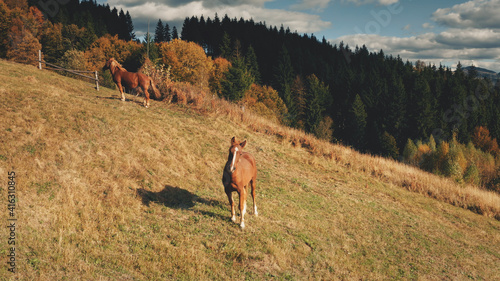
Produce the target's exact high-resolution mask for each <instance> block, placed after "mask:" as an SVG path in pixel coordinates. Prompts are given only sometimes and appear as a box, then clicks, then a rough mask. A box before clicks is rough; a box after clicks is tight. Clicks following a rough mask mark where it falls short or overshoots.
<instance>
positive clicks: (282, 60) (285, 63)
mask: <svg viewBox="0 0 500 281" xmlns="http://www.w3.org/2000/svg"><path fill="white" fill-rule="evenodd" d="M294 77H295V76H294V73H293V67H292V61H291V59H290V55H289V54H288V50H287V48H286V46H285V45H282V47H281V51H280V53H279V55H278V61H277V63H276V66H275V69H274V85H275V86H274V87H275V88H276V90H278V93H280V97H281V99H283V101H284V102H285V105H286V107H287V108H292V107H293V99H292V95H291V87H292V84H293V78H294ZM318 122H319V121H318Z"/></svg>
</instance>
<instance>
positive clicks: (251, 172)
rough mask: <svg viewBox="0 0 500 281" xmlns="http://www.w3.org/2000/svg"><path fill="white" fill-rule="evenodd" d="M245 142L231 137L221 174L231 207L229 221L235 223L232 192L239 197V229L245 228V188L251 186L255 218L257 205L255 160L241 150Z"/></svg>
mask: <svg viewBox="0 0 500 281" xmlns="http://www.w3.org/2000/svg"><path fill="white" fill-rule="evenodd" d="M246 144H247V141H246V140H245V141H243V142H241V143H240V142H237V141H236V140H235V138H234V137H233V138H232V139H231V147H230V148H229V156H228V157H227V163H226V166H225V167H224V172H223V173H222V184H223V185H224V190H225V191H226V195H227V198H228V199H229V204H230V205H231V220H232V221H233V222H235V221H236V214H235V210H234V201H233V191H236V192H238V194H239V196H240V216H241V218H240V227H241V228H245V221H244V216H245V213H246V208H247V203H246V201H247V193H248V191H247V187H248V185H249V184H250V185H251V186H252V198H253V212H254V214H255V215H256V216H257V215H258V213H257V205H256V204H255V181H256V179H257V166H256V165H255V158H253V156H252V155H251V154H250V153H247V152H243V151H242V150H243V148H244V147H245V145H246Z"/></svg>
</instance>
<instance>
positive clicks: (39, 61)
mask: <svg viewBox="0 0 500 281" xmlns="http://www.w3.org/2000/svg"><path fill="white" fill-rule="evenodd" d="M38 69H40V70H42V50H38Z"/></svg>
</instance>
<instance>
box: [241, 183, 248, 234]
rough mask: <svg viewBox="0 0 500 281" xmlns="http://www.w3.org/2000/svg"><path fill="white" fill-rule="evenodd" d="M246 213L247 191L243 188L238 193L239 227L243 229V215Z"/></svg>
mask: <svg viewBox="0 0 500 281" xmlns="http://www.w3.org/2000/svg"><path fill="white" fill-rule="evenodd" d="M246 212H247V191H246V188H245V187H243V188H242V189H241V192H240V216H241V219H240V227H241V228H245V213H246Z"/></svg>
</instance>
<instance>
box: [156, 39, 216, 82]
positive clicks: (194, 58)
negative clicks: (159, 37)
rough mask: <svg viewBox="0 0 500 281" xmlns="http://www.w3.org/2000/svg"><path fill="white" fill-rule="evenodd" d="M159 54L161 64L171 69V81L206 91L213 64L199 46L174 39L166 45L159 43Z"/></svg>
mask: <svg viewBox="0 0 500 281" xmlns="http://www.w3.org/2000/svg"><path fill="white" fill-rule="evenodd" d="M159 53H160V57H161V60H162V63H163V64H165V65H168V66H170V67H171V70H170V71H171V72H170V74H171V78H172V80H174V81H181V82H189V83H191V84H193V85H194V86H196V87H200V88H201V89H203V90H208V88H209V78H210V76H211V74H212V73H213V67H214V64H213V61H212V59H210V58H209V57H207V55H206V54H205V51H204V50H203V48H202V47H201V46H200V45H198V44H196V43H193V42H187V41H183V40H180V39H174V40H173V41H170V42H168V43H161V44H160V47H159Z"/></svg>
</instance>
